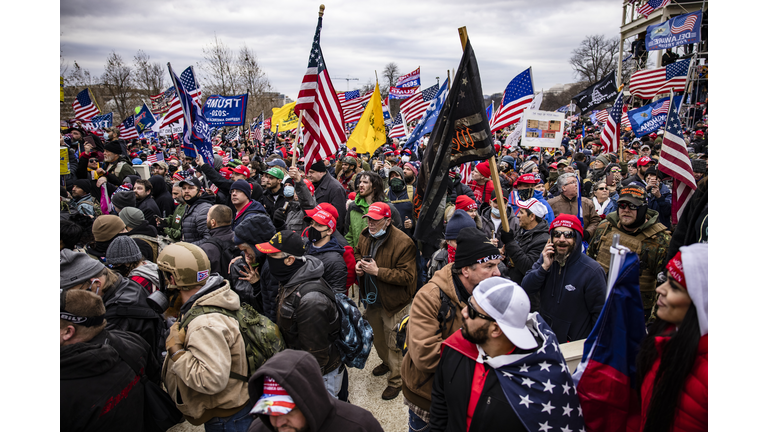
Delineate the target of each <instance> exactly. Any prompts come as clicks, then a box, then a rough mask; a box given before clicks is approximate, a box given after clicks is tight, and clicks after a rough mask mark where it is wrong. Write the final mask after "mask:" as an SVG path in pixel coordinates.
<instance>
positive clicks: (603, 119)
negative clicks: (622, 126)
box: [595, 109, 608, 123]
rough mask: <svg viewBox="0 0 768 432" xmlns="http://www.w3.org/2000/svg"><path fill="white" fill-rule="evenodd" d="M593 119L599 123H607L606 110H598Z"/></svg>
mask: <svg viewBox="0 0 768 432" xmlns="http://www.w3.org/2000/svg"><path fill="white" fill-rule="evenodd" d="M595 118H596V119H597V121H599V122H600V123H605V122H607V121H608V109H604V110H600V111H598V112H597V113H596V114H595Z"/></svg>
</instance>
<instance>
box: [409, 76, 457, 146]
mask: <svg viewBox="0 0 768 432" xmlns="http://www.w3.org/2000/svg"><path fill="white" fill-rule="evenodd" d="M447 97H448V80H447V79H446V80H445V81H444V82H443V85H442V87H440V90H438V92H437V96H436V97H435V98H434V99H432V101H431V102H430V103H429V107H427V111H426V112H425V113H424V115H423V116H422V117H421V120H419V122H418V123H416V127H414V128H413V132H412V133H411V136H409V137H408V141H406V143H405V144H403V148H407V149H410V150H414V148H415V147H416V142H417V141H418V140H419V138H421V137H423V136H424V135H425V134H428V133H430V132H432V129H433V128H434V127H435V122H436V121H437V117H438V116H439V115H440V110H441V109H442V108H443V103H444V102H445V99H446V98H447Z"/></svg>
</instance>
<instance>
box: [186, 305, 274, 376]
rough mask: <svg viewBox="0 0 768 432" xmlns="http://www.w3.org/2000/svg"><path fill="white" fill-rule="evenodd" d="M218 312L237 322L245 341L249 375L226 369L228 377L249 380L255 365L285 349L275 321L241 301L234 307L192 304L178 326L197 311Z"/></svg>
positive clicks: (195, 315) (197, 312) (190, 319)
mask: <svg viewBox="0 0 768 432" xmlns="http://www.w3.org/2000/svg"><path fill="white" fill-rule="evenodd" d="M214 312H215V313H220V314H224V315H226V316H228V317H232V318H234V319H236V320H237V322H238V324H240V334H241V335H243V342H245V352H246V355H247V357H248V376H247V377H245V376H242V375H240V374H237V373H234V372H232V371H230V372H229V377H230V378H234V379H238V380H241V381H245V382H248V378H249V377H250V376H252V375H253V374H254V373H255V372H256V370H257V369H258V368H260V367H261V365H263V364H264V363H265V362H266V361H267V360H268V359H269V358H270V357H272V356H273V355H274V354H275V353H278V352H280V351H282V350H284V349H285V341H284V340H283V336H282V335H280V330H279V329H278V328H277V325H275V323H273V322H272V321H270V320H269V318H267V317H265V316H264V315H261V314H259V313H258V312H256V310H255V309H254V308H253V307H251V305H249V304H247V303H243V304H241V305H240V309H239V310H237V311H231V310H229V309H224V308H221V307H217V306H194V307H192V308H191V309H190V310H189V311H188V312H187V313H186V314H185V315H184V316H183V317H182V319H181V324H179V326H180V327H181V328H183V329H184V330H186V329H187V326H189V323H190V322H191V321H192V320H193V319H195V318H197V317H198V316H200V315H205V314H209V313H214Z"/></svg>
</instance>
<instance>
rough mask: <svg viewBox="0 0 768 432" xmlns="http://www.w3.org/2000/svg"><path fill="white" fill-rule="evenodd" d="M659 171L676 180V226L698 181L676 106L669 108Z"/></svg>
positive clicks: (674, 190) (674, 200) (673, 214)
mask: <svg viewBox="0 0 768 432" xmlns="http://www.w3.org/2000/svg"><path fill="white" fill-rule="evenodd" d="M659 171H661V172H663V173H666V174H668V175H670V176H672V178H673V179H674V182H673V186H672V223H673V224H676V223H677V221H678V220H680V217H681V216H682V215H683V210H684V209H685V205H686V204H687V203H688V201H689V200H690V199H691V196H693V193H694V192H695V191H696V179H695V178H694V177H693V167H691V160H690V159H689V158H688V149H687V147H686V145H685V140H684V139H683V128H682V127H681V125H680V117H679V116H678V114H677V109H676V107H675V104H672V105H671V106H670V108H669V114H667V126H666V130H665V131H664V139H663V140H662V141H661V155H660V157H659Z"/></svg>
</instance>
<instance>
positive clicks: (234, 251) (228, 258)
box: [202, 237, 240, 280]
mask: <svg viewBox="0 0 768 432" xmlns="http://www.w3.org/2000/svg"><path fill="white" fill-rule="evenodd" d="M205 243H210V244H213V245H216V247H217V248H218V249H219V255H220V258H219V268H218V269H211V271H212V272H215V273H218V274H219V275H220V276H221V277H223V278H224V279H226V280H229V263H230V262H232V260H233V259H234V258H236V257H239V256H240V249H238V248H237V246H235V245H234V244H229V245H227V244H226V243H227V241H226V240H224V239H223V238H221V237H210V238H208V239H206V240H205V241H203V243H202V244H205Z"/></svg>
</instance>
